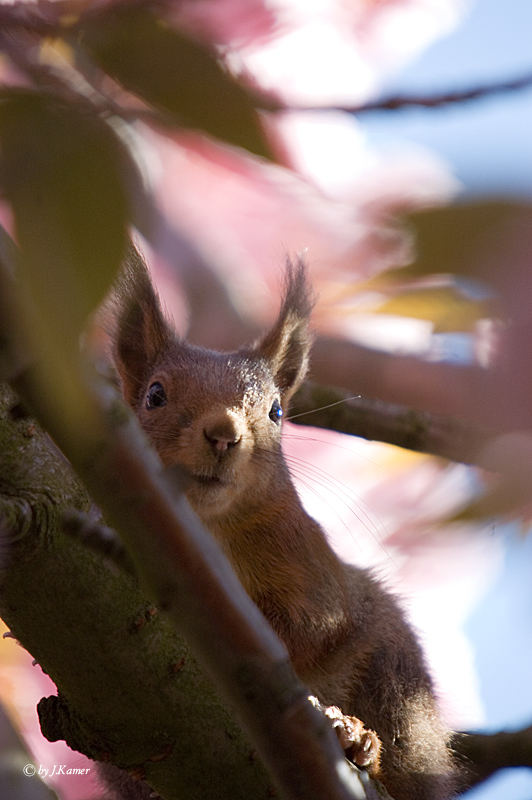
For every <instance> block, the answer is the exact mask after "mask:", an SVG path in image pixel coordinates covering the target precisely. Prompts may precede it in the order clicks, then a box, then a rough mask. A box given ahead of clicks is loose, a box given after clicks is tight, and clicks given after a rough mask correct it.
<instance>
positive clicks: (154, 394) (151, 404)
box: [146, 381, 166, 409]
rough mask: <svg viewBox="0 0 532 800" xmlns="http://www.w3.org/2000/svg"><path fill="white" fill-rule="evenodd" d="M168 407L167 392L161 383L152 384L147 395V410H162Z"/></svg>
mask: <svg viewBox="0 0 532 800" xmlns="http://www.w3.org/2000/svg"><path fill="white" fill-rule="evenodd" d="M165 405H166V392H165V391H164V388H163V386H162V384H161V383H159V381H156V382H155V383H152V385H151V386H150V388H149V389H148V394H147V395H146V408H147V409H152V408H160V407H161V406H165Z"/></svg>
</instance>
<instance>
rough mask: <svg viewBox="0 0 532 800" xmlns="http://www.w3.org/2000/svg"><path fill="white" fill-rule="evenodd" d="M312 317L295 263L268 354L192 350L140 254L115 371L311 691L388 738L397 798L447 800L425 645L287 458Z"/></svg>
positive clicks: (122, 298)
mask: <svg viewBox="0 0 532 800" xmlns="http://www.w3.org/2000/svg"><path fill="white" fill-rule="evenodd" d="M311 308H312V300H311V294H310V290H309V287H308V283H307V280H306V275H305V269H304V266H303V265H302V264H301V263H298V264H297V266H296V267H292V266H290V265H288V267H287V273H286V286H285V293H284V298H283V302H282V305H281V310H280V312H279V316H278V318H277V321H276V322H275V324H274V326H273V327H272V329H271V330H270V331H269V332H268V333H267V334H266V335H265V336H264V337H263V338H262V339H261V340H260V341H259V342H257V343H256V344H255V345H253V346H252V347H249V348H246V349H242V350H239V351H238V352H234V353H219V352H215V351H211V350H205V349H203V348H198V347H194V346H192V345H190V344H188V343H186V342H183V341H180V340H179V339H178V338H177V337H176V335H175V333H174V331H173V329H172V328H171V326H170V325H169V323H168V322H167V321H166V320H165V318H164V316H163V314H162V312H161V309H160V305H159V301H158V299H157V297H156V295H155V293H154V291H153V289H152V285H151V281H150V278H149V275H148V272H147V270H146V267H145V266H144V263H143V261H142V259H141V258H140V256H139V255H138V254H137V253H136V252H135V251H132V252H131V255H130V257H129V259H128V264H127V266H126V268H125V271H124V275H123V277H122V279H121V282H120V284H119V286H118V287H117V290H116V292H115V320H116V328H115V332H114V337H113V340H114V359H115V363H116V367H117V369H118V372H119V375H120V378H121V382H122V388H123V393H124V396H125V398H126V400H127V402H128V403H129V404H130V405H131V406H132V408H133V409H134V410H135V412H136V414H137V416H138V418H139V420H140V423H141V425H142V426H143V428H144V429H145V430H146V432H147V433H148V435H149V437H150V438H151V440H152V442H153V444H154V445H155V447H156V449H157V451H158V453H159V455H160V458H161V460H162V462H163V464H165V465H166V466H171V465H174V464H178V465H180V466H181V467H182V468H184V470H185V471H186V472H187V473H188V475H189V478H190V485H189V487H188V489H187V491H186V494H187V497H188V499H189V501H190V503H191V505H192V506H193V508H194V509H195V510H196V512H197V513H198V515H199V516H200V518H201V519H202V520H203V522H204V523H205V525H206V526H207V527H208V528H209V529H210V530H211V531H212V533H213V534H214V535H215V536H216V538H217V539H218V541H219V542H220V544H221V545H222V547H223V549H224V550H225V552H226V553H227V555H228V557H229V558H230V560H231V562H232V564H233V566H234V569H235V570H236V573H237V574H238V576H239V578H240V580H241V582H242V584H243V585H244V587H245V588H246V590H247V592H248V593H249V595H250V596H251V597H252V598H253V600H254V601H255V602H256V603H257V605H258V606H259V607H260V608H261V609H262V611H263V613H264V614H265V616H266V617H267V619H268V620H269V621H270V623H271V625H272V626H273V628H274V629H275V630H276V631H277V633H278V634H279V636H280V637H281V638H282V639H283V641H284V642H285V644H286V646H287V648H288V651H289V653H290V656H291V658H292V660H293V663H294V667H295V669H296V671H297V672H298V674H299V675H300V677H301V678H302V680H303V681H304V682H305V683H306V684H307V685H308V686H309V688H310V689H311V690H312V692H313V693H314V694H316V695H317V696H318V698H319V699H320V701H321V702H322V703H324V704H325V705H336V706H339V707H340V708H341V709H342V711H343V712H344V713H345V714H350V715H354V716H356V717H358V718H360V719H361V720H362V721H363V722H364V724H365V725H366V726H367V727H369V728H371V729H373V730H375V731H376V732H377V733H378V736H379V738H380V740H381V743H382V753H381V766H380V772H379V777H380V778H381V779H382V780H383V782H384V783H385V785H386V786H387V788H388V790H389V791H390V792H391V794H392V795H393V796H394V797H395V798H396V800H425V799H426V800H429V798H430V800H443V799H444V798H449V797H450V796H451V795H452V793H453V789H452V787H453V767H452V763H451V756H450V753H449V751H448V747H447V733H446V731H445V730H444V728H443V726H442V724H441V722H440V720H439V717H438V713H437V711H436V707H435V701H434V694H433V690H432V686H431V681H430V678H429V676H428V673H427V670H426V667H425V665H424V661H423V655H422V653H421V650H420V647H419V645H418V642H417V640H416V638H415V636H414V634H413V633H412V631H411V630H410V628H409V626H408V624H407V622H406V621H405V618H404V616H403V614H402V612H401V611H400V609H399V607H398V605H397V604H396V602H395V601H394V600H393V598H392V597H391V596H390V595H389V594H388V593H387V592H386V591H385V590H384V589H383V588H382V586H381V585H380V584H379V583H378V582H376V581H375V580H374V579H373V578H372V577H371V576H370V575H369V574H368V572H366V571H364V570H361V569H357V568H355V567H351V566H347V565H345V564H343V563H342V562H341V561H340V560H339V559H338V558H337V557H336V555H335V554H334V553H333V551H332V550H331V548H330V547H329V545H328V543H327V541H326V538H325V535H324V533H323V531H322V529H321V528H320V526H319V525H318V524H317V523H316V522H315V521H314V520H313V519H312V518H311V517H309V515H308V514H307V513H306V512H305V511H304V509H303V507H302V505H301V502H300V500H299V498H298V496H297V493H296V491H295V488H294V486H293V484H292V481H291V478H290V475H289V472H288V469H287V466H286V463H285V461H284V459H283V456H282V453H281V424H280V422H279V421H276V419H275V418H276V414H275V409H276V408H277V406H276V402H277V401H278V402H279V403H280V405H281V407H282V410H283V412H284V413H286V410H287V408H288V403H289V400H290V397H291V395H292V394H293V392H294V391H295V390H296V389H297V387H298V386H299V385H300V383H301V381H302V380H303V378H304V376H305V373H306V371H307V365H308V357H309V351H310V346H311V338H310V334H309V330H308V321H309V316H310V311H311ZM155 383H158V384H160V386H161V387H163V389H164V393H165V394H164V404H163V403H159V400H160V397H159V396H158V394H159V393H160V389H158V387H156V391H155V395H154V398H155V399H153V397H152V400H151V401H150V400H147V398H148V394H149V392H150V387H153V385H154V384H155ZM151 391H152V392H153V391H154V389H153V388H152V390H151ZM147 402H148V405H150V404H151V407H147ZM271 417H273V419H272V418H271ZM374 766H375V769H376V765H374ZM374 771H375V770H374Z"/></svg>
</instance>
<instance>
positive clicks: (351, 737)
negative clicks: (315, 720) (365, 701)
mask: <svg viewBox="0 0 532 800" xmlns="http://www.w3.org/2000/svg"><path fill="white" fill-rule="evenodd" d="M311 700H312V702H313V703H314V705H317V706H318V707H319V708H320V709H321V710H322V711H323V713H324V714H325V716H326V717H327V718H328V719H330V720H331V723H332V726H333V728H334V730H335V731H336V735H337V736H338V741H339V742H340V746H341V747H342V749H343V750H344V751H345V754H346V757H347V758H349V759H350V760H351V761H352V762H353V763H354V764H356V765H357V767H363V768H364V769H367V770H368V772H369V773H370V774H371V775H373V776H375V775H376V774H377V772H378V771H379V761H380V752H381V742H380V739H379V737H378V736H377V734H376V733H375V731H371V730H369V729H368V728H365V727H364V723H363V722H361V721H360V720H359V719H357V717H350V716H348V715H347V714H344V713H342V711H341V710H340V709H339V708H338V706H324V705H322V704H321V703H320V702H319V701H317V700H316V698H314V697H313V698H311Z"/></svg>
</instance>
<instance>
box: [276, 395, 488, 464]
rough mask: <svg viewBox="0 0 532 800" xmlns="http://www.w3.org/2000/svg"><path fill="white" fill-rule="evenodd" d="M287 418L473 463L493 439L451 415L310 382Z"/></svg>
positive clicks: (486, 431)
mask: <svg viewBox="0 0 532 800" xmlns="http://www.w3.org/2000/svg"><path fill="white" fill-rule="evenodd" d="M292 412H293V413H291V414H290V416H289V417H288V419H289V420H290V421H291V422H294V423H296V424H298V425H314V426H316V427H318V428H327V429H329V430H334V431H338V432H340V433H349V434H352V435H354V436H360V437H362V438H363V439H369V440H371V441H379V442H386V443H387V444H392V445H396V446H397V447H404V448H406V449H407V450H415V451H417V452H420V453H429V454H431V455H436V456H441V457H443V458H448V459H450V460H451V461H457V462H462V463H466V464H472V463H475V462H476V457H477V455H478V454H479V453H480V452H481V451H482V448H483V447H485V445H486V444H487V442H488V441H489V438H490V434H489V432H488V430H487V429H481V428H479V427H477V426H475V425H473V424H472V423H466V422H462V421H460V420H458V419H455V418H453V417H450V416H443V415H441V414H431V413H428V412H426V411H419V410H416V409H412V408H407V407H405V406H400V405H394V404H392V403H384V402H383V401H382V400H377V399H372V398H367V397H361V396H360V395H359V396H357V397H352V396H351V395H349V393H348V392H346V391H344V390H342V389H335V388H333V387H329V386H322V385H321V384H316V383H313V382H312V381H307V382H306V383H305V384H304V385H303V387H302V388H301V389H300V390H299V391H298V392H297V394H296V395H295V396H294V399H293V401H292Z"/></svg>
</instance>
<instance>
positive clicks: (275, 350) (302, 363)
mask: <svg viewBox="0 0 532 800" xmlns="http://www.w3.org/2000/svg"><path fill="white" fill-rule="evenodd" d="M313 305H314V300H313V296H312V290H311V287H310V284H309V281H308V278H307V271H306V267H305V263H304V261H303V260H302V259H298V260H297V262H296V264H295V265H294V264H292V262H291V261H290V260H288V261H287V264H286V272H285V289H284V294H283V301H282V304H281V309H280V311H279V316H278V317H277V320H276V322H275V324H274V325H273V327H272V328H271V330H270V331H268V333H266V334H265V336H264V337H263V338H262V339H261V340H260V341H259V343H258V344H257V346H256V350H257V352H258V353H259V354H260V355H261V356H262V357H263V358H265V359H266V360H267V361H268V362H269V364H270V366H271V369H272V372H273V376H274V379H275V382H276V384H277V386H278V387H279V390H280V391H281V396H282V399H283V402H287V401H288V400H289V399H290V397H291V395H292V394H293V393H294V392H295V391H296V389H297V388H298V387H299V386H300V384H301V382H302V381H303V379H304V377H305V375H306V374H307V370H308V364H309V353H310V348H311V345H312V337H311V334H310V330H309V319H310V314H311V311H312V307H313Z"/></svg>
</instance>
